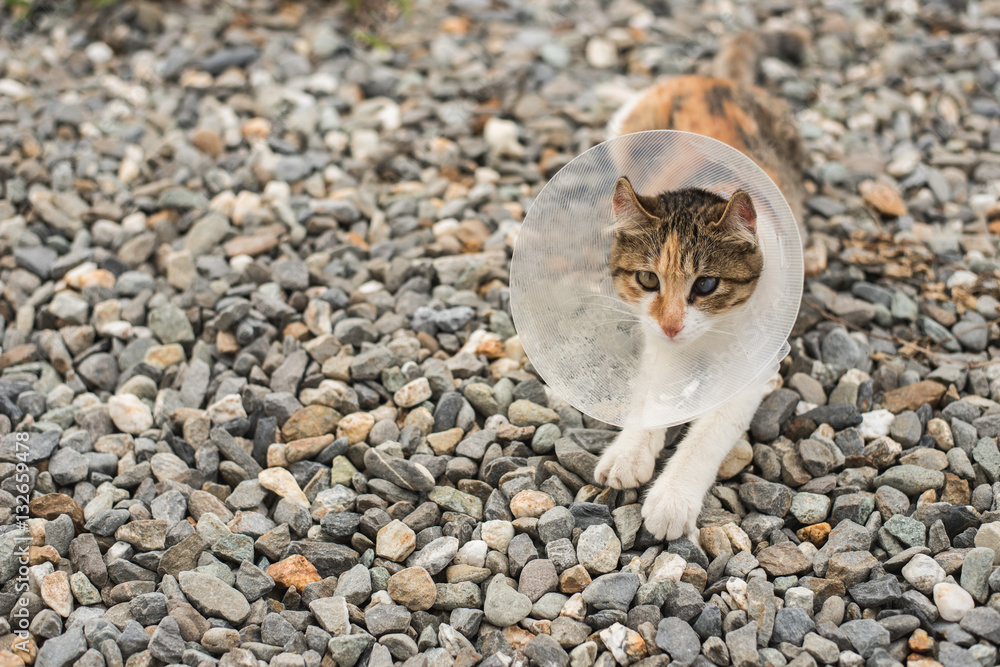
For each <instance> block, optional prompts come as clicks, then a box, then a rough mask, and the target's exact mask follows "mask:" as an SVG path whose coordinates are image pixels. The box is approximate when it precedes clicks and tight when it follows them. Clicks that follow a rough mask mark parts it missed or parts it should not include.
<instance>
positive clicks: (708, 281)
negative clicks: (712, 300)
mask: <svg viewBox="0 0 1000 667" xmlns="http://www.w3.org/2000/svg"><path fill="white" fill-rule="evenodd" d="M718 286H719V279H718V278H715V277H714V276H702V277H701V278H698V280H696V281H694V287H692V288H691V295H692V296H708V295H709V294H711V293H712V292H714V291H715V290H716V288H717V287H718Z"/></svg>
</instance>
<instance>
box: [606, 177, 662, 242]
mask: <svg viewBox="0 0 1000 667" xmlns="http://www.w3.org/2000/svg"><path fill="white" fill-rule="evenodd" d="M611 208H612V209H613V210H614V212H615V231H617V232H630V231H638V230H639V229H641V228H642V227H644V226H645V225H646V224H647V223H648V222H649V219H650V218H652V217H653V216H651V215H650V214H649V213H648V212H647V211H646V209H645V208H643V207H642V204H641V203H640V202H639V198H638V197H637V196H636V194H635V190H633V189H632V184H631V183H629V180H628V179H627V178H625V177H624V176H622V177H621V178H619V179H618V182H617V183H616V184H615V194H614V198H613V199H612V200H611Z"/></svg>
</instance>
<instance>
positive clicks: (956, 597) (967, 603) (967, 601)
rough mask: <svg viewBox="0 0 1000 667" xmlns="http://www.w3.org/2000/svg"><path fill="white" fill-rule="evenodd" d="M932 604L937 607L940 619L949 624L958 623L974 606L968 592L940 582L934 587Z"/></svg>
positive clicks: (974, 602)
mask: <svg viewBox="0 0 1000 667" xmlns="http://www.w3.org/2000/svg"><path fill="white" fill-rule="evenodd" d="M934 604H935V605H937V608H938V613H939V614H941V618H942V619H944V620H946V621H949V622H951V623H958V622H959V621H961V620H962V619H963V618H965V615H966V614H967V613H969V612H970V611H972V608H973V607H975V606H976V601H975V600H973V599H972V596H971V595H969V592H968V591H967V590H965V589H964V588H962V587H961V586H959V585H958V584H949V583H947V582H944V581H942V582H941V583H940V584H938V585H936V586H935V587H934Z"/></svg>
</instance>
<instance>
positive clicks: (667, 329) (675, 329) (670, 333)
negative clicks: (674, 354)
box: [660, 324, 684, 338]
mask: <svg viewBox="0 0 1000 667" xmlns="http://www.w3.org/2000/svg"><path fill="white" fill-rule="evenodd" d="M660 328H661V329H663V333H665V334H667V337H668V338H675V337H676V336H677V334H679V333H680V332H681V329H683V328H684V325H683V324H661V325H660Z"/></svg>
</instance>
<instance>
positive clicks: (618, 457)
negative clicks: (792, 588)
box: [595, 33, 805, 543]
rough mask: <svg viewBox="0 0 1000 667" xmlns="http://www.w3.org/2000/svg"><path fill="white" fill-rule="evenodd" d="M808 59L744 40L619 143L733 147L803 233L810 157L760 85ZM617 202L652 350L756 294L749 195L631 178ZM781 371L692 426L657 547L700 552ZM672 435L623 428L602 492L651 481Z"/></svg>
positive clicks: (645, 105)
mask: <svg viewBox="0 0 1000 667" xmlns="http://www.w3.org/2000/svg"><path fill="white" fill-rule="evenodd" d="M803 48H804V38H803V36H802V35H800V34H793V33H770V34H763V33H742V34H739V35H736V36H735V37H733V38H732V39H731V40H730V41H729V42H728V43H727V44H726V45H725V47H724V48H723V49H722V50H721V51H720V52H719V54H718V56H717V57H716V59H715V60H714V62H713V66H712V67H713V73H714V74H715V76H697V75H688V76H678V77H674V78H671V79H668V80H666V81H664V82H662V83H659V84H656V85H654V86H652V87H651V88H649V89H647V90H645V91H643V92H642V93H640V94H639V95H637V96H636V97H635V98H634V99H633V100H632V101H630V102H629V103H628V104H626V105H625V106H624V107H623V108H622V109H621V110H620V111H619V112H618V113H617V114H615V116H614V117H613V118H612V120H611V122H610V123H609V128H608V129H609V134H610V135H611V136H621V135H624V134H630V133H633V132H642V131H646V130H660V129H672V130H683V131H687V132H694V133H697V134H702V135H705V136H709V137H712V138H713V139H717V140H719V141H722V142H724V143H726V144H729V145H730V146H732V147H733V148H736V149H737V150H739V151H741V152H742V153H744V154H745V155H747V156H748V157H750V158H751V159H752V160H753V161H754V162H755V163H757V165H758V166H760V167H761V168H762V169H763V170H764V171H765V172H766V173H767V174H768V176H770V177H771V179H772V180H773V181H774V182H775V183H776V184H777V185H778V187H779V189H780V190H781V192H782V194H783V195H784V197H785V199H786V200H787V201H788V204H789V207H790V208H791V209H792V213H793V214H794V215H795V218H796V220H798V221H799V222H800V224H801V220H802V212H803V210H802V207H803V200H804V199H805V189H804V186H803V170H804V164H805V151H804V148H803V146H802V143H801V139H800V136H799V132H798V129H797V126H796V124H795V121H794V118H793V117H792V114H791V111H790V110H789V108H788V106H787V105H786V104H785V103H784V102H783V101H782V100H778V99H776V98H773V97H771V96H770V95H769V94H768V93H766V92H765V91H764V90H762V89H761V88H758V87H756V86H755V85H754V84H755V82H756V76H757V67H758V63H759V61H760V58H761V57H763V56H765V55H770V54H774V55H779V56H782V57H785V58H786V59H790V60H795V59H797V58H798V57H799V56H800V55H801V52H802V49H803ZM709 185H710V184H706V187H708V186H709ZM611 197H612V209H613V211H614V216H615V225H614V240H613V242H612V249H611V256H610V262H609V268H610V270H611V274H612V279H613V281H614V285H615V290H616V291H617V293H618V296H619V298H620V299H621V300H622V301H624V302H625V303H627V304H629V305H630V307H631V308H633V309H634V310H635V312H636V315H637V317H638V318H639V321H640V330H641V331H642V332H643V335H644V336H645V339H646V344H647V345H649V344H659V345H663V344H667V345H673V346H677V348H678V349H680V348H681V347H682V346H684V345H688V344H690V343H692V342H693V341H695V340H697V339H698V338H699V337H701V336H702V335H703V334H704V333H705V332H706V331H707V330H709V329H710V328H711V325H712V323H713V321H717V320H718V318H721V317H724V316H726V315H727V314H730V313H733V312H734V311H737V310H738V309H739V308H740V307H741V306H743V305H744V304H745V303H746V302H747V300H748V299H749V298H750V296H751V295H752V294H753V291H754V288H755V287H756V285H757V281H758V279H759V278H760V275H761V271H762V268H763V257H762V255H761V251H760V248H759V246H758V243H757V234H756V231H757V228H756V227H757V212H756V208H755V206H754V203H753V201H752V199H751V197H750V195H748V194H747V193H746V192H745V191H742V190H739V191H737V192H735V193H733V194H732V195H730V196H729V197H728V198H727V197H723V196H720V195H719V194H716V193H713V192H710V191H708V190H701V189H694V188H692V189H685V190H678V191H674V192H664V193H660V194H659V195H658V196H648V194H647V195H640V194H637V193H636V192H635V191H634V190H633V188H632V185H631V183H630V182H629V180H628V179H627V178H625V177H622V178H620V179H619V180H618V182H617V184H616V185H615V188H614V192H613V193H611ZM775 370H776V369H774V368H769V369H765V371H764V372H763V373H762V374H761V375H760V376H759V377H758V378H757V379H756V380H755V381H753V382H751V383H750V385H748V386H747V387H746V388H744V389H743V390H741V391H740V392H738V393H737V394H736V395H735V396H733V397H732V398H730V399H729V400H727V401H726V402H725V403H724V404H722V405H721V406H719V407H718V408H715V409H713V410H710V411H709V412H708V413H706V414H704V415H701V416H700V417H698V418H697V419H695V420H694V421H693V422H692V423H691V424H690V425H689V427H688V430H687V433H686V434H685V436H684V438H683V440H682V441H681V442H680V444H679V445H678V447H677V450H676V452H675V453H674V454H673V456H671V457H670V460H669V461H668V463H667V465H666V468H665V469H664V470H663V472H662V473H661V474H660V476H659V477H658V478H657V480H656V482H655V483H654V484H653V486H652V488H651V489H650V490H649V493H648V494H647V496H646V498H645V500H644V501H643V506H642V517H643V519H644V521H645V525H646V528H647V530H649V532H650V533H652V534H653V535H654V536H655V537H656V538H658V539H666V540H674V539H677V538H680V537H682V536H687V537H689V538H690V539H692V540H693V541H695V542H696V543H697V539H698V532H697V531H698V528H697V520H698V515H699V514H700V512H701V508H702V504H703V501H704V498H705V494H706V493H708V491H709V490H710V489H711V487H712V485H713V483H714V482H715V478H716V475H717V473H718V470H719V466H720V465H721V464H722V462H723V461H724V460H725V458H726V456H727V455H728V454H729V452H730V451H731V450H732V448H733V446H734V445H735V444H736V442H737V440H738V438H739V437H740V436H741V435H742V434H743V433H744V432H745V431H746V430H747V428H748V427H749V425H750V420H751V419H752V418H753V416H754V413H755V412H756V410H757V407H758V406H759V405H760V402H761V400H762V399H763V398H764V396H766V395H767V394H768V393H770V391H772V390H773V389H774V388H775V387H776V386H777V382H780V378H777V377H776V376H775ZM665 434H666V429H641V428H636V427H631V426H626V427H624V428H623V429H622V431H621V432H620V433H619V434H618V436H617V437H616V438H615V440H614V441H613V442H612V443H611V445H609V447H608V448H607V449H606V450H605V451H604V453H603V454H602V456H601V458H600V459H599V461H598V464H597V467H596V469H595V479H596V481H597V482H598V483H599V484H602V485H606V486H610V487H613V488H618V489H628V488H636V487H640V486H642V485H643V484H645V483H646V482H648V481H650V480H651V479H652V477H653V474H654V473H655V468H656V459H657V456H658V455H659V453H660V451H661V450H662V449H663V446H664V436H665Z"/></svg>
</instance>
